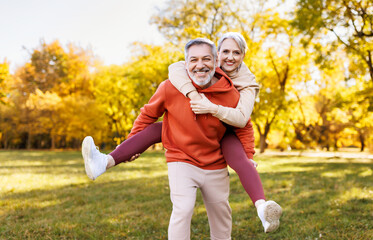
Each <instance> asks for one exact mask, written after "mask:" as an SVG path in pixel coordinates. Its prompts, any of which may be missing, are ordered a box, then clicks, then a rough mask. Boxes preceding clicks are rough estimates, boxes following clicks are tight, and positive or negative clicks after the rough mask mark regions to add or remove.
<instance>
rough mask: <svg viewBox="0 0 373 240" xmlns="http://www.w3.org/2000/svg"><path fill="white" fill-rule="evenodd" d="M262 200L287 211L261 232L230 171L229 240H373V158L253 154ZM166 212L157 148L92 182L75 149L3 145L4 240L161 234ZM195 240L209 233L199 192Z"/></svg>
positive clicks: (0, 196)
mask: <svg viewBox="0 0 373 240" xmlns="http://www.w3.org/2000/svg"><path fill="white" fill-rule="evenodd" d="M255 160H256V161H257V162H258V163H259V166H258V172H259V174H260V176H261V179H262V182H263V186H264V189H265V193H266V197H267V198H268V199H273V200H275V201H277V202H278V203H280V204H281V205H282V207H283V216H282V218H281V226H280V228H279V229H278V230H277V231H276V232H274V233H270V234H265V233H263V229H262V226H261V223H260V220H259V218H258V217H257V214H256V211H255V208H254V207H253V204H252V203H251V201H250V199H249V197H248V196H247V194H246V193H245V191H244V190H243V188H242V186H241V184H240V182H239V179H238V176H237V175H236V174H235V173H234V171H232V170H230V173H231V174H230V182H231V194H230V204H231V207H232V211H233V232H232V239H239V240H241V239H313V240H314V239H373V224H372V223H373V157H372V155H369V154H367V153H358V152H333V153H322V152H287V153H286V152H285V153H281V152H268V153H264V154H258V155H257V156H256V157H255ZM170 213H171V202H170V200H169V187H168V179H167V166H166V164H165V158H164V153H163V152H162V151H147V152H146V153H144V154H142V156H141V157H140V158H139V159H137V160H136V161H134V162H131V163H126V164H121V165H119V166H117V167H115V168H113V169H110V170H109V171H108V172H107V173H105V174H104V175H102V176H100V177H99V178H98V179H97V180H95V181H91V180H89V179H88V177H87V176H86V175H85V172H84V164H83V160H82V158H81V154H80V152H77V151H0V239H144V240H145V239H146V240H147V239H167V226H168V220H169V217H170ZM192 239H209V227H208V222H207V217H206V212H205V209H204V206H203V201H202V198H201V195H200V194H199V195H198V198H197V202H196V206H195V212H194V215H193V220H192Z"/></svg>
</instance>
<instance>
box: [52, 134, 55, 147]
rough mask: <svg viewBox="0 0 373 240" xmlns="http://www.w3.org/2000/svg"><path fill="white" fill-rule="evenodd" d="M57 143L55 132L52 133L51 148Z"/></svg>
mask: <svg viewBox="0 0 373 240" xmlns="http://www.w3.org/2000/svg"><path fill="white" fill-rule="evenodd" d="M55 144H56V140H55V137H54V134H51V149H55V148H56V145H55Z"/></svg>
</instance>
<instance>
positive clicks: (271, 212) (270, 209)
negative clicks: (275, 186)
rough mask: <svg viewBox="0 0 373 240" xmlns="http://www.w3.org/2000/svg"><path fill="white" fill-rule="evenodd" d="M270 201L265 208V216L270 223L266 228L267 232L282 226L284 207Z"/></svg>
mask: <svg viewBox="0 0 373 240" xmlns="http://www.w3.org/2000/svg"><path fill="white" fill-rule="evenodd" d="M268 202H270V203H269V204H268V206H267V207H266V208H265V210H264V218H265V220H266V221H267V222H268V223H269V224H270V225H269V226H268V228H267V229H266V230H265V232H266V233H268V232H273V231H275V230H276V229H277V228H278V227H279V226H280V217H281V215H282V208H281V207H280V205H278V204H277V203H275V202H274V201H268Z"/></svg>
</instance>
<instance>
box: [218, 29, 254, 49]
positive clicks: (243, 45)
mask: <svg viewBox="0 0 373 240" xmlns="http://www.w3.org/2000/svg"><path fill="white" fill-rule="evenodd" d="M228 38H231V39H233V40H234V41H236V43H237V45H238V47H239V49H240V50H241V52H242V53H246V49H247V45H246V41H245V38H244V37H243V36H242V35H241V33H238V32H227V33H225V34H224V35H223V36H222V37H221V38H220V39H219V41H218V51H220V48H221V45H222V44H223V42H224V40H226V39H228Z"/></svg>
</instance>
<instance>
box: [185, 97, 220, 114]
mask: <svg viewBox="0 0 373 240" xmlns="http://www.w3.org/2000/svg"><path fill="white" fill-rule="evenodd" d="M200 95H201V97H202V99H201V100H197V101H195V100H191V101H190V107H191V108H192V111H193V112H194V113H195V114H206V113H211V114H215V113H217V112H218V105H216V104H213V103H212V102H210V100H208V98H207V97H206V96H205V95H204V94H203V93H201V94H200Z"/></svg>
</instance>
